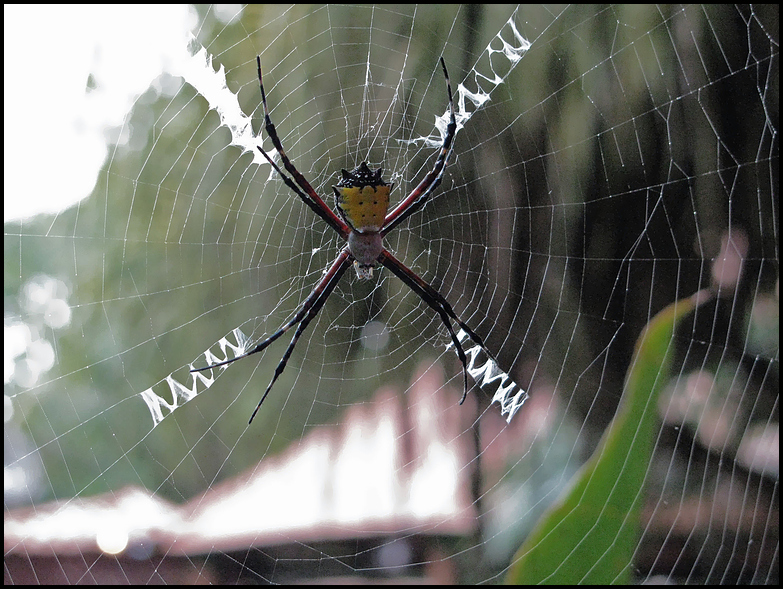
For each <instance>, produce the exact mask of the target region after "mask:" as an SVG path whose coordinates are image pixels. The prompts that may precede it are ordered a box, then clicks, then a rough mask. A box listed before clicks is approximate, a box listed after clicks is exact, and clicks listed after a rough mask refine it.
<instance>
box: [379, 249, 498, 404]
mask: <svg viewBox="0 0 783 589" xmlns="http://www.w3.org/2000/svg"><path fill="white" fill-rule="evenodd" d="M378 261H379V262H380V263H381V264H383V265H384V266H386V267H387V268H388V269H389V270H391V271H392V273H393V274H394V275H395V276H397V278H399V279H400V280H402V281H403V282H404V283H405V284H406V285H408V287H409V288H410V289H411V290H412V291H413V292H415V293H416V294H417V295H419V297H420V298H421V299H422V300H423V301H424V302H425V303H427V304H428V305H429V306H430V308H432V309H433V310H434V311H435V312H436V313H437V314H438V315H440V319H441V321H443V325H445V326H446V329H447V330H448V332H449V335H450V336H451V341H452V342H454V347H455V348H456V350H457V355H458V356H459V359H460V362H462V373H463V375H464V379H465V389H464V391H465V392H464V393H463V394H462V399H461V400H460V402H459V403H460V405H462V403H464V402H465V398H466V397H467V396H468V360H467V357H466V356H465V350H464V349H463V348H462V344H461V343H460V341H459V338H457V335H456V334H455V333H454V328H453V327H452V326H451V321H450V320H453V321H454V322H455V323H457V325H459V326H460V327H461V328H462V329H464V330H465V332H466V333H467V334H468V335H469V336H470V339H472V340H473V341H474V342H476V343H477V344H478V345H479V346H481V349H482V350H484V352H485V353H486V354H487V355H488V356H489V357H490V358H492V355H491V354H490V353H489V351H488V350H487V348H486V346H485V345H484V341H483V340H482V339H481V338H480V337H479V336H478V335H476V333H475V332H474V331H473V330H472V329H471V328H470V327H468V326H467V325H466V324H465V323H463V322H462V321H461V320H460V318H459V317H457V314H456V313H454V309H452V308H451V305H450V304H449V302H448V301H447V300H446V299H444V298H443V296H442V295H441V294H440V293H439V292H438V291H437V290H435V289H434V288H433V287H432V286H430V285H429V284H428V283H427V282H425V281H424V279H422V278H421V277H419V276H418V275H417V274H416V273H415V272H413V270H411V269H410V268H408V267H407V266H406V265H405V264H403V263H402V262H400V261H399V260H398V259H397V258H395V257H394V256H393V255H392V254H391V253H390V252H389V251H388V250H383V252H381V255H380V256H379V257H378ZM493 359H494V358H493Z"/></svg>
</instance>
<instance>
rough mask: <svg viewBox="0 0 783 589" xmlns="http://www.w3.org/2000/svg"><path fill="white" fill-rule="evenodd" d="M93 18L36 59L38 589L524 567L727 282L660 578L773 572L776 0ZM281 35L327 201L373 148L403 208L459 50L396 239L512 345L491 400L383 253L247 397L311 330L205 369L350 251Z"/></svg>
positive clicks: (19, 348)
mask: <svg viewBox="0 0 783 589" xmlns="http://www.w3.org/2000/svg"><path fill="white" fill-rule="evenodd" d="M63 10H64V12H63V13H60V14H55V13H54V12H53V16H56V17H57V18H53V19H52V20H53V22H55V23H56V25H53V26H52V28H51V29H50V30H47V33H49V37H50V38H51V39H53V40H55V41H57V42H54V43H46V45H47V46H48V49H47V51H50V48H51V47H52V46H57V47H59V48H62V49H64V50H65V51H64V53H65V55H64V56H62V57H57V59H56V60H55V59H53V57H52V56H51V55H50V54H48V53H42V54H41V55H37V53H36V48H33V47H30V46H26V45H23V46H22V47H21V48H23V49H25V51H24V52H23V53H22V52H20V54H23V55H26V56H34V60H35V63H36V64H40V65H43V66H44V67H42V68H40V69H39V68H30V67H29V66H30V61H31V60H30V59H29V58H28V59H27V60H22V62H23V64H22V65H20V64H18V63H17V64H9V63H7V64H6V66H7V71H8V70H9V68H10V67H12V66H15V67H23V68H24V70H23V71H20V72H17V74H18V76H17V77H16V79H19V80H29V83H28V84H21V83H20V84H17V86H18V87H19V88H21V89H22V90H23V91H17V94H16V95H13V92H12V93H10V94H11V95H10V96H9V92H8V91H7V92H6V103H7V108H6V117H5V123H6V137H11V136H12V137H14V138H15V140H16V139H18V141H19V145H18V146H15V147H14V148H13V150H10V149H9V147H8V146H6V224H5V244H4V245H5V291H6V297H5V316H6V320H5V333H6V338H5V341H6V344H5V357H6V362H5V365H6V370H5V374H6V387H5V389H6V397H5V399H6V427H5V480H6V491H5V562H6V568H5V570H6V573H5V580H6V582H7V583H24V582H84V581H91V580H92V581H97V582H138V583H158V582H167V583H183V582H194V581H196V580H202V581H203V580H206V581H211V582H222V583H232V582H239V581H250V582H275V583H277V582H287V581H301V580H306V579H309V580H312V579H317V580H326V579H332V580H334V579H335V578H346V579H354V580H358V579H370V578H375V579H395V580H397V581H401V580H406V579H416V580H421V579H427V580H432V581H441V582H493V581H496V580H501V579H502V578H503V576H504V575H505V574H506V572H507V571H508V570H509V567H510V566H511V565H512V564H513V562H514V553H515V551H516V550H517V548H519V546H520V545H521V544H522V542H523V541H524V539H525V537H526V536H527V535H528V534H529V533H530V531H531V529H532V528H533V526H534V525H535V522H536V521H537V520H538V519H539V518H540V517H541V515H542V513H543V512H544V511H545V510H546V509H547V507H549V506H550V505H551V504H552V503H553V502H554V501H555V500H556V499H557V497H558V496H559V495H560V494H561V492H563V490H564V489H566V488H567V487H568V485H569V481H571V480H572V477H573V476H574V475H575V473H577V471H578V469H579V467H580V466H581V465H582V464H583V463H584V462H585V461H586V460H587V458H588V457H589V456H590V454H591V452H592V451H593V450H594V449H595V448H596V446H597V444H598V441H599V438H600V436H601V434H602V433H603V432H604V430H605V429H606V428H607V426H608V424H609V422H610V420H611V419H612V417H613V416H614V414H615V411H616V409H617V406H618V403H619V401H620V397H621V395H622V392H623V380H624V376H625V373H626V370H627V369H628V366H629V364H630V362H631V353H632V349H633V344H634V341H635V340H636V338H637V337H638V335H639V333H640V332H641V330H642V329H643V327H644V325H645V324H646V323H647V322H648V321H649V320H650V319H651V318H652V317H653V316H654V315H655V314H656V313H657V312H658V311H659V310H660V309H662V308H663V307H665V306H666V305H668V304H669V303H671V302H672V301H674V300H678V299H682V298H685V297H688V296H690V295H691V294H693V293H694V292H696V291H698V290H700V289H703V288H710V289H712V292H713V293H714V295H715V296H714V299H713V301H711V302H710V303H708V304H706V305H704V306H703V307H701V308H700V310H699V311H698V312H697V313H696V314H695V316H694V317H693V318H692V319H691V320H690V321H686V322H685V325H684V327H683V328H682V329H680V330H678V332H677V336H676V340H675V342H674V344H675V348H676V356H677V358H676V360H675V372H674V374H673V375H672V377H671V379H670V382H668V384H667V386H666V388H665V392H664V395H663V398H662V400H661V401H660V403H659V407H658V415H659V419H660V427H659V430H658V432H657V436H656V439H655V441H654V452H653V458H652V460H651V463H650V466H649V468H648V476H647V483H646V487H645V491H644V493H645V498H644V507H643V510H642V513H643V515H642V517H643V521H642V522H641V523H640V529H641V532H640V535H639V538H638V541H637V545H636V547H635V558H634V570H633V571H632V577H633V580H634V581H637V582H639V581H648V582H649V581H653V580H666V581H675V582H693V583H696V582H726V583H735V582H754V583H775V582H776V581H777V576H778V567H779V542H778V536H777V534H778V515H776V514H778V480H779V474H778V472H779V471H778V432H779V429H778V411H779V409H778V395H777V392H776V391H777V389H778V381H779V335H778V314H779V302H778V301H779V253H778V250H779V216H778V215H779V209H778V203H779V201H778V194H779V191H778V177H779V176H778V167H779V155H778V130H777V129H778V126H779V123H778V80H779V78H778V67H779V61H778V56H779V49H778V48H779V39H778V12H777V7H734V6H716V7H698V6H695V7H688V8H681V7H677V8H670V9H668V8H667V9H664V8H656V7H647V6H636V5H634V6H617V7H594V6H576V7H568V8H557V9H555V8H547V7H532V6H520V7H518V8H514V7H507V6H481V5H470V6H462V7H459V6H444V5H438V6H434V5H431V6H420V7H408V6H384V7H370V6H362V7H351V6H326V7H319V8H313V7H301V6H296V7H283V6H248V7H244V8H224V7H210V8H198V9H193V8H190V9H188V8H184V7H177V8H149V9H141V8H135V9H124V10H125V12H121V11H120V9H111V10H107V11H106V13H100V12H93V11H92V10H91V11H90V12H89V13H88V12H78V11H79V10H82V9H74V8H65V9H63ZM147 10H149V11H152V12H146V11H147ZM161 11H166V12H161ZM5 16H6V23H10V22H20V21H24V20H25V19H28V18H30V16H32V15H30V14H26V13H23V12H21V11H20V9H8V8H7V9H6V14H5ZM39 17H40V15H37V16H36V19H37V20H38V19H39ZM88 22H92V23H93V26H87V25H86V24H85V23H88ZM94 23H98V26H95V25H94ZM39 26H41V27H44V26H46V23H41V24H40V25H39ZM6 27H7V28H6V33H7V38H8V37H9V34H8V32H9V29H8V27H9V25H8V24H7V25H6ZM140 33H142V34H140ZM60 37H62V39H60ZM85 38H86V39H89V40H90V42H91V43H92V44H91V45H89V46H88V47H87V48H86V49H85V48H84V47H81V46H79V45H78V43H77V41H76V39H78V40H82V39H85ZM29 42H30V41H29V40H27V39H25V40H24V41H17V43H19V44H23V43H29ZM8 47H9V45H8V41H7V45H6V48H7V49H8ZM129 48H132V50H131V49H129ZM39 51H41V50H39ZM7 53H8V51H7ZM256 55H260V56H261V60H262V64H263V70H264V83H265V88H266V92H267V98H268V102H269V107H270V109H271V115H272V117H273V120H274V123H275V125H276V127H277V130H278V133H279V135H280V137H281V139H282V141H283V144H284V146H285V148H286V151H287V153H288V154H289V156H290V157H291V159H292V161H293V162H294V163H295V164H296V165H297V167H298V169H299V170H300V171H301V172H302V173H303V174H304V175H305V177H306V178H308V180H309V181H310V183H311V184H312V185H313V187H314V188H315V189H316V191H317V192H318V193H319V194H321V195H324V197H325V200H327V202H328V203H330V204H331V203H332V202H333V199H332V198H331V193H332V189H331V186H332V185H333V184H336V182H337V179H338V174H339V170H340V169H342V168H347V169H352V168H354V167H356V166H357V165H358V164H359V163H360V162H362V161H368V162H369V164H370V165H371V167H377V166H382V167H383V168H384V178H385V179H386V181H387V182H394V183H395V188H394V190H393V192H392V201H393V203H395V202H398V201H399V200H400V199H401V198H403V197H404V196H405V195H406V194H408V193H409V192H410V191H411V190H412V189H413V188H414V187H415V186H416V185H417V184H418V182H419V181H420V180H421V178H422V177H423V176H424V175H425V174H426V173H427V171H428V170H429V169H431V168H432V166H433V164H434V161H435V158H436V157H437V153H438V149H439V147H440V144H441V142H442V136H443V133H444V132H445V120H446V119H445V118H444V114H445V112H446V106H447V97H446V90H445V87H444V83H443V77H442V72H441V70H440V66H439V64H438V59H439V57H440V56H441V55H443V57H444V59H445V61H446V64H447V66H448V68H449V74H450V77H451V83H452V87H453V89H454V93H455V105H456V109H457V121H458V132H457V135H456V137H455V148H454V152H453V154H452V157H451V159H450V162H449V165H448V167H447V168H446V173H445V175H444V178H443V182H442V184H441V186H440V188H439V189H438V190H437V191H436V193H435V194H434V195H433V197H432V199H431V200H430V202H429V203H428V204H427V206H426V207H424V209H422V210H421V211H419V212H418V213H416V214H414V215H413V216H412V217H411V218H410V219H409V220H407V221H406V222H405V223H403V224H402V225H401V226H400V227H398V228H397V229H396V230H395V231H394V232H392V233H391V234H389V236H388V237H387V239H386V245H387V247H388V248H389V250H390V251H392V252H393V253H394V254H395V255H396V256H397V257H398V258H399V259H400V260H402V261H403V262H404V263H405V264H406V265H407V266H408V267H410V268H411V269H412V270H413V271H414V272H416V273H417V274H419V275H420V276H421V277H422V278H424V279H425V280H426V281H427V282H429V283H430V284H432V285H433V286H434V287H435V288H436V289H437V290H438V291H439V292H440V293H441V294H442V295H443V296H444V297H445V298H446V299H447V300H448V301H449V303H450V304H451V305H452V307H453V308H454V310H455V312H456V313H457V315H458V316H459V317H460V318H461V319H462V320H463V321H465V322H466V323H467V324H468V325H469V326H470V327H471V328H472V329H473V330H474V331H476V332H477V333H478V334H479V335H480V336H481V337H482V338H483V340H484V342H485V343H486V347H487V350H488V351H489V352H490V353H491V354H492V357H491V358H490V357H489V356H487V354H486V353H484V352H483V351H481V350H479V349H478V348H476V347H474V346H472V345H471V344H470V343H469V341H467V340H465V346H466V350H467V351H468V352H469V356H470V358H471V375H472V378H471V380H470V385H471V389H470V392H469V395H468V400H467V401H466V402H465V404H463V405H462V406H460V405H458V402H459V399H460V396H461V394H462V371H461V365H460V363H459V360H458V358H457V355H456V354H455V353H454V349H453V346H451V341H450V338H449V336H448V333H447V332H446V330H445V329H444V328H443V326H442V324H441V321H440V319H439V318H438V316H437V315H436V314H435V313H434V312H433V311H432V310H431V309H430V308H429V307H428V306H427V305H426V304H425V303H424V302H422V301H421V300H420V299H419V298H418V297H417V296H416V295H415V294H414V293H412V292H410V290H409V289H408V288H407V287H406V286H405V285H404V284H402V283H401V282H400V281H398V280H397V279H396V278H395V277H394V276H392V275H391V274H390V273H389V272H387V271H386V270H383V269H382V270H379V271H377V272H376V277H375V278H373V279H372V280H369V281H360V280H358V278H357V277H356V276H355V273H354V272H353V271H352V270H349V272H347V273H346V275H345V276H344V277H343V278H342V280H341V282H340V284H339V285H338V287H337V288H336V290H335V291H334V292H333V294H332V295H331V296H330V298H329V300H328V302H327V303H326V305H325V306H324V307H323V309H322V310H321V311H320V313H319V315H318V317H317V318H316V319H315V320H314V321H313V322H312V323H311V324H310V326H309V327H308V329H307V331H306V332H305V334H304V335H303V336H302V338H301V339H300V340H299V343H298V345H297V347H296V349H295V350H294V352H293V354H292V356H291V359H290V361H289V363H288V366H287V368H286V370H285V372H284V373H283V374H282V376H281V377H280V379H279V380H278V382H277V384H276V385H275V387H274V388H273V389H272V392H271V393H270V395H269V397H268V398H267V400H266V401H265V403H264V405H262V407H261V410H260V411H259V413H258V415H257V416H256V418H255V420H254V421H253V423H252V425H250V426H248V425H247V420H248V418H249V416H250V413H251V412H252V410H253V408H254V407H255V405H256V403H257V402H258V399H259V398H260V395H261V394H262V393H263V391H264V389H265V387H266V386H267V384H268V383H269V380H270V379H271V377H272V374H273V373H274V370H275V366H276V365H277V364H278V362H279V361H280V358H281V357H282V355H283V353H284V351H285V345H287V340H288V339H289V338H288V337H284V338H281V342H277V343H275V344H273V345H272V346H270V347H269V348H268V349H267V350H266V351H264V352H263V353H261V354H257V355H255V356H253V357H251V358H248V359H244V360H242V361H240V362H236V363H234V364H232V365H230V366H229V367H228V368H227V369H225V370H216V371H214V372H213V373H212V374H210V373H205V374H204V375H198V376H194V375H192V374H191V373H190V372H189V369H190V368H191V367H193V366H202V365H205V364H206V363H208V362H210V361H211V360H214V359H222V358H225V357H226V355H227V354H228V355H229V356H232V355H234V354H236V353H240V352H241V351H242V350H245V349H247V348H248V347H249V346H252V345H253V344H254V343H257V342H258V341H260V340H262V339H264V338H265V337H267V336H268V335H270V334H272V333H274V332H275V331H276V330H277V329H278V328H279V327H280V325H282V324H283V323H284V322H285V321H287V320H288V319H290V317H291V316H292V315H293V314H294V312H295V311H296V309H298V308H299V306H300V305H301V304H302V303H303V302H304V300H305V299H306V298H307V296H308V295H309V294H310V292H311V291H312V289H313V287H314V286H315V284H316V283H317V282H318V281H319V279H320V278H321V276H322V275H323V272H324V269H325V268H327V267H328V265H329V264H330V263H331V262H332V261H333V260H334V258H335V257H336V256H337V254H338V252H339V251H340V248H341V247H342V244H341V240H340V239H339V237H338V236H337V235H335V234H334V232H333V231H331V229H329V227H327V226H326V225H325V223H323V222H322V221H321V220H320V219H318V218H317V217H316V216H315V215H314V214H313V213H312V211H310V210H309V209H308V208H307V207H306V206H305V205H304V204H303V203H302V202H301V201H299V199H297V198H296V196H295V195H293V194H292V193H291V192H290V190H289V189H288V188H287V187H286V186H285V185H284V184H283V182H282V181H281V180H280V179H279V178H278V177H277V176H276V174H275V173H274V172H273V171H272V170H271V168H270V166H269V165H268V164H267V163H266V162H265V161H264V160H263V158H262V157H261V155H260V153H259V152H258V151H257V150H256V145H258V144H259V143H262V144H263V145H264V147H265V149H266V150H267V151H268V152H269V153H270V154H272V153H273V149H272V146H271V142H269V140H268V138H267V137H265V136H263V135H262V134H261V132H260V130H261V123H262V117H263V110H262V108H261V105H260V93H259V89H258V81H257V77H256V70H255V56H256ZM85 64H86V65H85ZM82 65H83V66H84V67H83V68H82V69H79V68H80V67H81V66H82ZM30 69H32V70H33V71H36V73H37V74H38V75H35V76H32V77H31V76H30V71H29V70H30ZM77 70H78V71H77ZM41 71H45V72H47V75H41V73H40V72H41ZM49 74H51V77H50V75H49ZM8 75H9V74H7V76H8ZM12 78H13V76H12V77H11V78H8V77H7V80H8V79H12ZM36 82H38V83H37V84H36ZM53 82H54V83H53ZM7 87H8V82H7ZM85 88H86V92H85ZM53 89H56V90H57V92H52V90H53ZM39 97H43V98H39ZM38 100H42V102H41V103H40V104H39V103H38V102H37V101H38ZM30 105H34V106H33V108H32V109H31V108H30ZM31 110H35V113H34V114H33V113H32V112H30V111H31ZM18 112H23V113H29V114H28V116H27V117H18V116H17V117H12V116H9V113H18ZM42 115H43V116H42ZM12 119H17V120H23V121H24V124H25V125H26V126H25V128H24V129H18V130H16V131H14V130H13V127H12V125H13V123H14V122H16V121H15V120H12ZM38 121H41V122H40V123H38ZM53 122H55V125H54V128H55V129H57V139H56V140H55V141H53V140H51V139H49V140H48V141H46V142H45V148H44V149H45V151H44V153H51V154H52V155H53V157H48V158H46V159H45V163H38V161H37V160H38V158H31V157H30V154H36V155H37V154H40V153H41V143H42V142H41V141H40V136H41V134H42V133H48V135H51V133H52V128H53ZM17 124H18V123H17ZM38 125H41V126H43V125H46V130H45V131H44V129H38V128H37V126H38ZM36 130H37V131H39V132H38V133H36V132H35V131H36ZM31 137H35V143H33V142H30V141H29V140H28V138H31ZM52 148H54V149H52ZM11 151H13V153H9V152H11ZM21 154H24V156H22V157H24V160H25V161H24V163H23V162H22V161H21V160H19V161H18V162H16V164H15V165H10V166H9V165H8V164H9V163H12V160H10V159H9V158H10V157H11V156H15V157H17V158H19V157H20V156H21ZM31 161H35V162H36V164H35V165H36V168H35V172H36V173H34V174H31V173H30V172H31V171H32V170H29V169H28V167H29V166H30V163H29V162H31ZM25 163H26V164H27V165H26V166H25V165H24V164H25ZM42 165H43V166H45V169H41V166H42ZM91 166H92V168H91ZM22 178H24V179H22ZM17 192H19V193H21V194H24V197H22V198H20V196H17V195H16V194H15V193H17ZM47 197H49V198H47ZM462 335H464V334H462ZM461 339H464V338H461ZM284 342H286V343H284ZM607 517H608V516H607ZM599 524H600V521H599Z"/></svg>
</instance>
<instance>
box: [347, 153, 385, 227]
mask: <svg viewBox="0 0 783 589" xmlns="http://www.w3.org/2000/svg"><path fill="white" fill-rule="evenodd" d="M381 172H382V169H381V168H378V169H377V170H376V171H375V172H372V171H371V170H370V169H369V168H368V167H367V162H362V163H361V165H360V166H359V167H358V168H356V169H355V170H354V171H353V172H348V171H347V170H343V171H342V174H343V177H342V179H341V180H340V182H338V183H337V186H333V187H332V188H333V189H334V194H335V196H336V197H337V209H338V211H339V212H340V215H342V217H343V219H344V220H345V222H346V223H348V225H350V226H351V228H352V229H355V230H356V231H358V232H359V233H367V232H373V231H380V230H381V227H383V222H384V220H385V219H386V212H387V211H388V210H389V193H390V192H391V190H392V188H393V187H394V184H386V182H384V181H383V179H382V178H381Z"/></svg>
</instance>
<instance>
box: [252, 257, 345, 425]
mask: <svg viewBox="0 0 783 589" xmlns="http://www.w3.org/2000/svg"><path fill="white" fill-rule="evenodd" d="M349 259H350V253H349V251H348V249H347V248H346V249H344V250H343V251H342V252H341V253H340V255H339V256H338V257H337V260H335V262H334V264H332V267H331V268H330V269H329V272H328V273H327V276H325V277H324V278H323V279H322V280H321V282H319V283H318V286H316V288H315V290H314V291H313V293H312V294H311V295H310V296H309V297H308V298H307V301H305V304H307V303H308V302H310V301H311V300H312V303H311V304H310V307H309V309H307V311H306V313H305V314H304V316H303V318H302V322H301V323H300V324H299V327H297V328H296V333H294V337H292V338H291V343H290V344H288V347H287V348H286V350H285V354H283V358H282V359H281V360H280V363H279V364H278V365H277V368H275V375H274V376H273V377H272V381H271V382H270V383H269V386H267V387H266V390H265V391H264V394H263V396H262V397H261V400H260V401H259V402H258V405H256V408H255V409H254V410H253V414H252V415H251V416H250V421H248V422H247V423H248V425H249V424H251V423H253V418H255V416H256V413H258V410H259V409H260V408H261V403H263V402H264V399H266V396H267V395H268V394H269V391H271V390H272V387H273V386H274V384H275V382H276V381H277V379H278V377H279V376H280V375H281V374H283V370H285V367H286V364H288V359H289V358H290V357H291V353H292V352H293V351H294V348H295V347H296V342H298V341H299V336H301V335H302V333H304V330H305V329H307V326H308V325H309V324H310V321H312V320H313V318H314V317H315V316H316V315H317V314H318V311H320V310H321V307H323V306H324V303H325V302H326V299H328V298H329V295H330V294H332V291H333V290H334V287H335V286H337V283H338V282H339V280H340V278H341V277H342V275H343V274H344V273H345V271H346V270H347V269H348V265H349V264H348V260H349ZM329 274H331V276H329ZM319 290H320V292H319ZM313 295H315V296H313ZM303 307H304V305H303ZM300 313H301V312H300ZM297 315H299V314H297Z"/></svg>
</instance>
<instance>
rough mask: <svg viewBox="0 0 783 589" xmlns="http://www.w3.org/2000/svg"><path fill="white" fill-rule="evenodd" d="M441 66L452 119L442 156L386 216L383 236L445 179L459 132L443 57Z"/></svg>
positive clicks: (423, 201) (441, 150)
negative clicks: (455, 137)
mask: <svg viewBox="0 0 783 589" xmlns="http://www.w3.org/2000/svg"><path fill="white" fill-rule="evenodd" d="M440 65H441V67H443V75H444V76H445V78H446V90H447V91H448V93H449V111H450V112H451V119H450V120H449V124H448V126H447V127H446V136H445V137H444V138H443V145H442V146H441V148H440V154H439V155H438V159H437V160H436V161H435V166H433V168H432V170H430V171H429V172H428V173H427V175H426V176H424V179H423V180H422V181H421V182H419V185H418V186H417V187H416V188H414V189H413V192H411V193H410V194H409V195H408V196H406V197H405V198H404V199H403V200H401V201H400V203H399V204H398V205H397V206H396V207H394V210H392V212H390V213H389V214H388V215H387V216H386V220H385V221H384V225H383V229H382V230H381V235H386V234H387V233H388V232H389V231H391V230H392V229H394V228H395V227H396V226H397V225H399V224H400V223H402V222H403V221H404V220H405V219H407V218H408V217H410V216H411V215H412V214H413V213H415V212H416V211H418V210H419V209H420V208H421V207H423V206H424V205H425V204H426V203H427V200H429V197H430V195H431V194H432V193H433V191H434V190H435V189H436V188H437V187H438V186H439V185H440V182H441V180H442V179H443V172H444V171H445V169H446V164H447V163H448V159H449V155H450V154H451V151H452V141H453V140H454V134H455V133H456V132H457V120H456V118H455V116H454V97H453V96H452V94H451V81H449V72H448V71H447V70H446V62H444V61H443V57H441V58H440Z"/></svg>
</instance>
